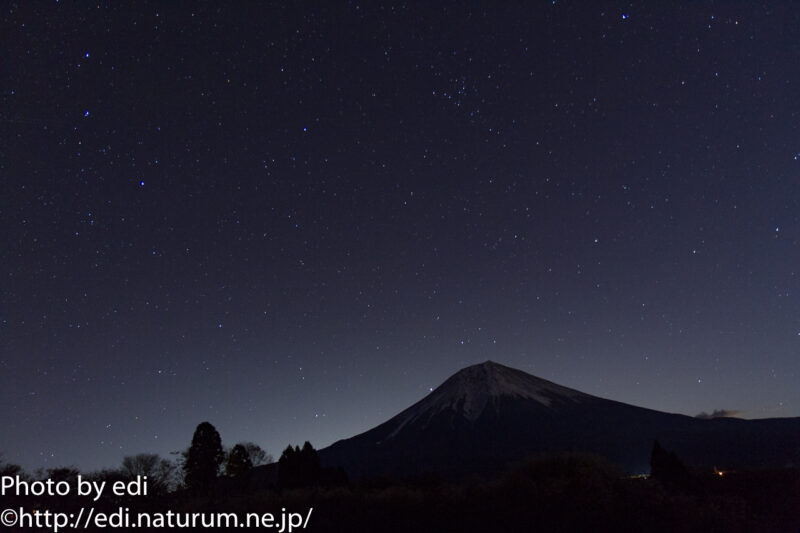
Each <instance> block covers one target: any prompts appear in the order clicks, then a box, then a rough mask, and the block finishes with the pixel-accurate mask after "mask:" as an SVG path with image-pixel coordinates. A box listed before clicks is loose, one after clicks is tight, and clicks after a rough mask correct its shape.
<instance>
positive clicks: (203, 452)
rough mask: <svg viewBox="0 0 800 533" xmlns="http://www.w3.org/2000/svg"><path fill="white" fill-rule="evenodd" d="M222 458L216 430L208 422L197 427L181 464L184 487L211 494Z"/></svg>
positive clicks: (220, 444) (220, 440) (219, 440)
mask: <svg viewBox="0 0 800 533" xmlns="http://www.w3.org/2000/svg"><path fill="white" fill-rule="evenodd" d="M224 456H225V454H224V452H223V451H222V439H220V436H219V433H218V432H217V430H216V428H214V426H212V425H211V424H210V423H208V422H203V423H201V424H200V425H198V426H197V429H196V430H195V431H194V436H193V437H192V445H191V446H190V447H189V451H188V452H186V461H185V462H184V464H183V470H184V472H185V478H184V479H185V481H186V486H187V487H188V488H190V489H192V490H195V491H198V492H211V490H212V489H213V486H214V480H215V479H216V477H217V472H218V471H219V466H220V464H221V463H222V460H223V458H224Z"/></svg>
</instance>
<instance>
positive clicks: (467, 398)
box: [320, 361, 800, 476]
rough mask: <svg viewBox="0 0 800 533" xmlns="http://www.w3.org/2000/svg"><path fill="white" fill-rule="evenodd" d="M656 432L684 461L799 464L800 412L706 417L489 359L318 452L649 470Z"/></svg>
mask: <svg viewBox="0 0 800 533" xmlns="http://www.w3.org/2000/svg"><path fill="white" fill-rule="evenodd" d="M655 439H658V440H660V441H661V442H662V444H663V445H664V446H665V447H667V448H668V449H673V450H675V451H676V452H677V453H678V454H679V455H680V456H681V457H682V458H683V459H684V460H685V461H686V462H687V463H689V464H698V465H718V466H720V467H721V468H722V467H725V468H730V467H742V466H784V465H785V464H787V463H794V464H800V418H791V419H767V420H739V419H713V420H701V419H696V418H692V417H688V416H684V415H677V414H670V413H663V412H660V411H654V410H651V409H645V408H641V407H635V406H632V405H628V404H624V403H620V402H615V401H612V400H606V399H603V398H598V397H595V396H591V395H589V394H584V393H582V392H579V391H576V390H573V389H569V388H567V387H563V386H561V385H557V384H555V383H552V382H550V381H547V380H544V379H541V378H538V377H535V376H532V375H530V374H527V373H525V372H522V371H521V370H517V369H513V368H510V367H507V366H504V365H500V364H498V363H494V362H491V361H487V362H485V363H483V364H479V365H473V366H470V367H467V368H465V369H463V370H461V371H459V372H457V373H456V374H454V375H453V376H451V377H450V378H448V379H447V380H446V381H445V382H444V383H443V384H442V385H440V386H439V387H437V388H436V389H435V390H434V391H432V392H431V393H430V394H429V395H427V396H426V397H425V398H423V399H422V400H420V401H419V402H417V403H416V404H414V405H412V406H411V407H409V408H408V409H406V410H404V411H402V412H401V413H399V414H398V415H397V416H395V417H393V418H391V419H390V420H388V421H386V422H384V423H383V424H381V425H379V426H377V427H375V428H373V429H371V430H369V431H367V432H365V433H362V434H360V435H357V436H355V437H352V438H349V439H345V440H341V441H338V442H336V443H334V444H332V445H331V446H329V447H328V448H325V449H323V450H320V457H321V459H322V461H323V463H324V464H326V465H330V466H342V467H344V468H345V470H347V471H348V473H350V475H352V476H363V475H367V476H370V475H380V474H393V475H399V476H409V475H416V474H419V473H422V472H438V473H442V474H444V475H461V474H467V473H478V472H483V471H489V470H494V469H497V468H501V467H503V466H504V465H505V464H507V463H508V462H510V461H514V460H517V459H520V458H522V457H524V456H526V455H530V454H533V453H537V452H563V451H581V452H592V453H598V454H600V455H603V456H606V457H607V458H609V459H610V460H612V461H614V462H616V463H618V464H620V465H621V466H623V467H624V468H625V469H626V470H628V471H634V472H641V471H647V470H649V458H650V450H651V448H652V444H653V440H655Z"/></svg>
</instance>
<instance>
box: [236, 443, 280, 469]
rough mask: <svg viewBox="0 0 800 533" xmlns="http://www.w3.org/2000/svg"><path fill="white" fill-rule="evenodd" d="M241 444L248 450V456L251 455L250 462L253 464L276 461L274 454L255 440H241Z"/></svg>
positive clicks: (259, 464) (265, 463)
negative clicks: (266, 450)
mask: <svg viewBox="0 0 800 533" xmlns="http://www.w3.org/2000/svg"><path fill="white" fill-rule="evenodd" d="M239 444H241V445H242V446H244V447H245V449H246V450H247V456H248V457H250V462H251V463H253V466H261V465H267V464H270V463H272V462H274V459H273V458H272V456H271V455H270V454H268V453H267V452H265V451H264V450H263V449H262V448H261V446H259V445H258V444H256V443H254V442H240V443H239Z"/></svg>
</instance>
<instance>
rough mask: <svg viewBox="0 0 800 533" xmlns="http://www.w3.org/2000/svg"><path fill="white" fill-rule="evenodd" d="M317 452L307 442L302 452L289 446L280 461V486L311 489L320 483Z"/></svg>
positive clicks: (296, 447)
mask: <svg viewBox="0 0 800 533" xmlns="http://www.w3.org/2000/svg"><path fill="white" fill-rule="evenodd" d="M320 470H321V469H320V462H319V455H317V450H315V449H314V447H313V446H311V443H310V442H308V441H306V442H305V444H303V448H302V450H301V449H300V448H299V447H298V446H295V447H294V448H292V446H291V445H290V446H287V447H286V449H285V450H284V451H283V454H281V458H280V459H279V460H278V486H279V487H281V488H285V489H295V488H302V487H310V486H313V485H316V484H318V483H319V481H320Z"/></svg>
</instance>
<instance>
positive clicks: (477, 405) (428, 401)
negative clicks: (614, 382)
mask: <svg viewBox="0 0 800 533" xmlns="http://www.w3.org/2000/svg"><path fill="white" fill-rule="evenodd" d="M582 396H585V395H584V394H583V393H581V392H578V391H576V390H573V389H569V388H567V387H562V386H561V385H557V384H555V383H552V382H550V381H547V380H545V379H541V378H538V377H536V376H533V375H531V374H528V373H526V372H523V371H522V370H517V369H515V368H511V367H507V366H505V365H501V364H500V363H496V362H494V361H485V362H483V363H479V364H476V365H471V366H468V367H466V368H463V369H461V370H459V371H458V372H456V373H455V374H453V375H452V376H450V377H449V378H448V379H447V380H446V381H445V382H444V383H442V384H441V385H440V386H438V387H437V388H436V389H434V390H433V391H432V392H431V393H430V394H428V395H427V396H426V397H425V398H423V399H422V400H420V401H419V402H417V403H416V404H414V405H413V406H411V407H410V408H408V409H406V411H404V412H403V413H400V415H398V418H399V419H400V420H399V423H398V425H397V426H396V428H395V430H394V431H393V432H392V435H395V434H397V433H398V432H399V431H400V429H401V428H403V427H404V426H405V425H406V424H408V423H409V422H414V421H420V420H422V421H423V422H424V421H425V420H429V419H431V418H432V417H433V416H435V415H437V414H439V413H443V412H448V411H449V412H453V413H454V414H457V415H461V416H463V417H464V418H466V419H467V420H470V421H475V420H476V419H477V418H478V417H479V416H480V415H481V413H483V411H484V410H485V409H486V406H487V404H489V402H490V400H494V399H497V398H500V397H512V398H518V399H527V400H533V401H535V402H537V403H539V404H541V405H543V406H545V407H550V406H551V403H552V402H553V401H554V400H559V401H570V402H577V401H580V397H582Z"/></svg>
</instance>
